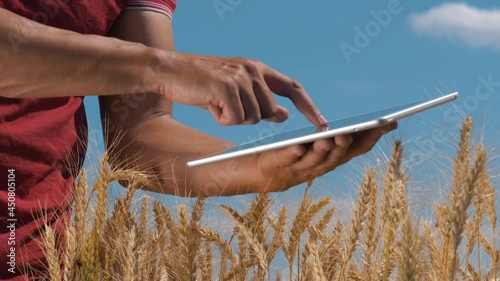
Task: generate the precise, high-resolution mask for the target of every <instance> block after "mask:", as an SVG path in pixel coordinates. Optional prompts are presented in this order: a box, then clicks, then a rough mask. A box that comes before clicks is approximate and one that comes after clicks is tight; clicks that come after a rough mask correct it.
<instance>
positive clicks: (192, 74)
mask: <svg viewBox="0 0 500 281" xmlns="http://www.w3.org/2000/svg"><path fill="white" fill-rule="evenodd" d="M164 63H165V64H166V65H165V66H163V62H160V65H159V67H158V69H157V73H156V74H157V75H158V77H157V79H159V80H160V81H161V82H160V84H159V89H158V90H157V92H159V93H161V94H164V95H166V96H167V97H168V98H169V99H170V100H172V101H174V102H178V103H182V104H187V105H195V106H199V107H201V108H204V109H207V110H209V111H210V113H211V114H212V115H213V117H214V118H215V120H217V122H218V123H219V124H221V125H236V124H255V123H257V122H259V121H260V120H267V121H273V122H282V121H285V120H286V119H288V116H289V115H290V114H289V112H288V111H287V110H286V109H285V108H284V107H282V106H279V105H277V104H276V101H275V100H274V97H273V92H274V93H276V94H278V95H280V96H283V97H287V98H289V99H291V100H292V101H293V103H294V104H295V106H296V107H297V109H298V110H299V111H300V112H302V113H303V114H304V115H305V116H306V117H307V119H309V121H311V122H312V123H313V124H314V125H316V126H321V125H324V124H326V120H325V119H324V118H323V116H322V115H321V113H320V112H319V110H318V109H317V108H316V106H315V105H314V103H313V102H312V100H311V98H310V97H309V95H308V94H307V93H306V91H305V90H304V88H303V87H302V86H301V85H300V84H299V83H298V82H297V81H295V80H293V79H291V78H289V77H287V76H285V75H283V74H282V73H279V72H278V71H276V70H274V69H272V68H270V67H268V66H266V65H265V64H263V63H261V62H258V61H254V60H248V59H244V58H219V57H208V56H200V55H190V54H183V53H170V54H169V56H168V59H165V60H164ZM162 73H166V74H162Z"/></svg>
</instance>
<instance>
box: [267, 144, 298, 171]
mask: <svg viewBox="0 0 500 281" xmlns="http://www.w3.org/2000/svg"><path fill="white" fill-rule="evenodd" d="M305 153H306V148H305V147H304V146H303V145H295V146H290V147H287V148H283V149H279V150H272V151H268V152H264V153H263V154H262V156H261V157H260V161H259V168H261V169H263V170H272V169H275V168H279V167H287V166H291V165H293V164H295V163H296V162H297V161H299V159H300V157H302V156H303V155H304V154H305Z"/></svg>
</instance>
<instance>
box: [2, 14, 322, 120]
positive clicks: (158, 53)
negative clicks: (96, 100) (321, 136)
mask: <svg viewBox="0 0 500 281" xmlns="http://www.w3.org/2000/svg"><path fill="white" fill-rule="evenodd" d="M0 34H3V35H5V36H0V70H1V71H2V72H1V73H2V76H1V77H0V97H7V98H49V97H63V96H85V95H117V94H135V93H147V92H153V93H156V94H160V95H163V96H166V97H168V98H169V99H170V100H172V101H174V102H178V103H182V104H188V105H194V106H198V107H201V108H204V109H206V110H209V111H210V113H211V114H212V115H213V117H214V118H215V119H216V120H217V122H219V123H220V124H222V125H234V124H253V123H257V122H259V121H260V120H262V119H267V120H272V121H284V119H286V118H287V117H288V111H287V110H286V109H285V108H283V107H281V106H279V105H277V104H276V102H275V100H274V96H273V92H274V93H276V94H279V95H282V96H285V97H288V98H290V99H291V100H292V101H293V102H294V104H295V105H296V107H297V108H298V109H299V111H301V112H302V113H303V114H304V115H305V116H306V117H307V118H308V119H309V120H310V121H311V122H312V123H313V124H315V125H318V126H319V125H322V124H325V123H326V120H325V119H324V118H323V117H322V116H321V114H320V112H319V110H318V109H317V108H316V106H315V105H314V104H313V102H312V101H311V98H310V97H309V95H308V94H307V93H306V92H305V91H304V89H303V88H302V87H301V86H300V85H299V84H298V83H297V82H296V81H294V80H293V79H291V78H289V77H287V76H285V75H283V74H281V73H279V72H278V71H276V70H274V69H272V68H270V67H268V66H266V65H264V64H263V63H261V62H257V61H253V60H248V59H244V58H220V57H209V56H201V55H190V54H182V53H175V52H169V51H167V50H165V49H164V50H160V49H158V48H149V47H146V46H144V45H142V44H137V43H130V42H128V43H127V42H125V41H122V40H117V39H112V38H106V37H103V36H95V35H82V34H78V33H75V32H70V31H66V30H62V29H58V28H52V27H48V26H45V25H42V24H39V23H36V22H34V21H32V20H29V19H26V18H23V17H21V16H18V15H16V14H14V13H11V12H9V11H7V10H5V9H2V8H0ZM156 35H158V34H155V36H156ZM160 36H161V35H160ZM152 38H153V35H150V36H149V37H148V38H144V39H147V40H149V39H152ZM140 39H142V38H140ZM155 40H157V39H155ZM136 41H141V40H136ZM155 43H156V42H155ZM163 43H165V42H162V44H163Z"/></svg>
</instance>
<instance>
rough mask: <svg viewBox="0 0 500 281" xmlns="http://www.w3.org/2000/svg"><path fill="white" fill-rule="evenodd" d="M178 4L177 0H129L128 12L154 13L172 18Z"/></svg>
mask: <svg viewBox="0 0 500 281" xmlns="http://www.w3.org/2000/svg"><path fill="white" fill-rule="evenodd" d="M176 4H177V1H176V0H129V1H128V5H127V10H146V11H153V12H158V13H162V14H164V15H166V16H168V17H169V18H172V15H173V14H174V11H175V7H176Z"/></svg>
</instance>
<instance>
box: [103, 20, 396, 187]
mask: <svg viewBox="0 0 500 281" xmlns="http://www.w3.org/2000/svg"><path fill="white" fill-rule="evenodd" d="M111 35H112V36H116V37H118V38H120V39H123V40H130V41H134V42H140V43H142V44H145V45H148V46H152V47H156V48H161V49H167V50H173V36H172V28H171V24H170V21H169V19H168V18H167V17H166V16H163V15H161V14H157V13H152V12H138V11H134V12H132V11H128V12H126V13H124V14H123V15H122V17H121V18H120V19H119V20H118V21H117V22H116V24H115V25H114V27H113V29H112V32H111ZM192 83H194V84H195V83H196V81H195V80H193V82H192ZM196 86H197V85H196V84H195V85H193V87H196ZM203 90H204V89H203V88H200V91H203ZM124 97H125V96H111V97H100V105H101V114H102V116H103V118H102V120H103V128H107V129H106V130H105V131H106V136H107V147H108V148H111V149H109V151H110V153H111V154H112V155H111V157H112V162H113V163H112V164H114V166H115V167H117V166H118V167H128V168H130V167H133V168H139V169H140V170H142V171H145V172H147V173H149V174H152V175H154V176H156V177H157V178H158V179H159V181H158V183H157V184H156V185H153V186H149V187H146V189H148V190H151V191H155V192H161V193H169V194H176V195H182V196H198V195H204V196H218V195H234V194H242V193H249V192H274V191H281V190H284V189H287V188H289V187H291V186H294V185H297V184H300V183H302V182H305V181H307V180H310V179H313V178H315V177H317V176H320V175H322V174H324V173H326V172H328V171H331V170H333V169H334V168H335V167H337V166H338V165H341V164H343V163H345V162H347V161H348V160H350V159H351V158H352V157H355V156H357V155H359V154H362V153H364V152H366V151H368V150H370V149H371V147H372V146H373V145H374V144H375V143H376V142H377V140H378V139H379V138H380V137H381V136H382V134H383V133H384V132H387V131H389V130H391V129H394V128H395V127H394V124H393V125H391V126H386V127H383V128H379V129H376V130H371V131H367V132H363V133H361V134H356V135H353V136H340V137H336V138H335V139H329V140H320V141H317V142H315V143H314V144H313V145H312V146H310V147H309V148H307V149H306V147H305V146H293V147H289V148H286V149H282V150H277V151H271V152H267V153H263V154H259V155H251V156H247V157H242V158H238V159H235V160H232V161H223V162H219V163H215V164H211V165H206V166H201V167H195V168H187V167H186V163H187V162H189V161H191V160H193V159H198V158H202V157H204V156H207V155H211V154H214V153H217V152H221V151H224V150H225V149H227V148H228V147H230V146H233V145H234V144H232V143H229V142H226V141H224V140H221V139H218V138H215V137H212V136H209V135H206V134H204V133H201V132H199V131H197V130H194V129H192V128H189V127H187V126H184V125H182V124H180V123H179V122H177V121H175V120H174V119H173V118H172V107H171V103H170V102H169V101H168V100H166V99H165V98H164V97H159V96H156V95H151V94H148V95H134V96H132V97H133V99H132V101H131V100H128V99H127V100H124V99H123V98H124ZM127 97H128V96H127ZM144 112H146V113H144Z"/></svg>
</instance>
